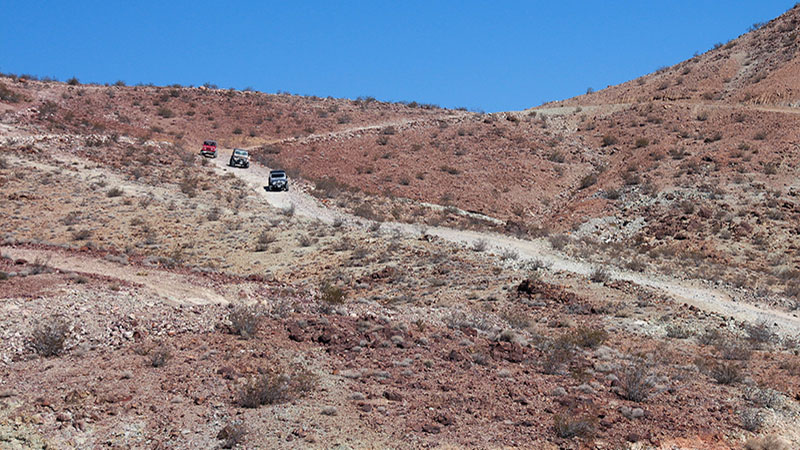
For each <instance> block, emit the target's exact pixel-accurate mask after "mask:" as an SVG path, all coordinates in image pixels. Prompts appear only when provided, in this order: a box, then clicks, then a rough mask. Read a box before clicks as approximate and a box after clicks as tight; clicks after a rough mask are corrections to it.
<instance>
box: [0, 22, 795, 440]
mask: <svg viewBox="0 0 800 450" xmlns="http://www.w3.org/2000/svg"><path fill="white" fill-rule="evenodd" d="M798 21H800V8H798V7H795V8H793V9H791V10H789V11H788V12H787V13H786V14H784V15H783V16H781V17H779V18H777V19H775V20H773V21H771V22H769V23H767V24H763V25H760V26H757V27H754V29H753V30H752V31H751V32H749V33H747V34H744V35H742V36H741V37H739V38H738V39H736V40H733V41H731V42H729V43H726V44H721V45H719V46H718V47H717V48H715V49H713V50H711V51H709V52H707V53H705V54H702V55H697V56H695V57H694V58H692V59H690V60H688V61H685V62H683V63H680V64H677V65H676V66H674V67H669V68H665V69H662V70H659V71H658V72H656V73H654V74H650V75H647V76H644V77H641V78H639V79H636V80H633V81H630V82H627V83H624V84H622V85H619V86H613V87H609V88H608V89H605V90H602V91H598V92H594V93H589V94H586V95H583V96H580V97H576V98H573V99H568V100H564V101H562V102H557V103H552V104H547V105H543V106H541V107H537V108H532V109H529V110H525V111H511V112H504V113H493V114H485V113H478V112H470V111H464V110H448V109H443V108H440V107H438V106H436V105H425V104H417V103H414V102H412V103H386V102H380V101H376V100H375V99H372V98H361V99H356V100H348V99H333V98H317V97H302V96H296V95H289V94H265V93H260V92H254V91H250V90H246V91H239V90H234V89H218V88H216V87H215V86H211V85H207V86H203V87H191V86H180V85H173V86H143V85H140V86H126V85H125V84H124V83H121V82H120V83H116V84H113V85H97V84H82V83H81V82H80V80H77V79H72V80H69V81H67V82H59V81H54V80H41V79H37V78H36V77H34V76H29V75H18V74H5V75H3V76H1V77H0V188H2V191H1V192H0V223H1V224H2V225H3V229H2V231H0V256H1V257H0V325H2V326H0V444H1V445H0V447H3V448H6V447H8V448H98V447H112V448H130V447H136V448H139V447H141V448H420V447H426V448H542V449H557V448H576V449H577V448H596V449H611V448H628V449H649V448H654V449H672V448H693V449H720V448H747V449H751V450H755V449H790V448H798V446H800V433H799V432H798V430H800V421H798V417H800V348H799V347H798V342H800V318H799V317H798V311H800V269H798V264H800V259H799V257H798V254H797V250H798V248H800V199H798V194H800V184H798V182H797V179H798V166H797V162H796V161H797V160H798V156H800V155H798V153H800V149H799V148H798V143H800V136H799V133H798V130H800V108H798V101H800V99H798V98H797V97H798V95H800V78H798V77H797V76H796V74H797V69H798V68H797V61H798V57H797V55H796V52H795V49H796V48H797V45H798V40H799V39H800V37H798V36H800V35H798V33H797V32H796V31H795V29H796V28H797V27H796V25H797V23H798ZM206 139H215V140H216V141H217V142H218V143H219V148H218V151H219V156H218V157H217V158H206V157H203V156H201V155H200V146H201V144H202V143H203V141H204V140H206ZM233 148H243V149H247V150H248V151H249V152H250V155H251V164H250V166H249V167H248V168H234V167H230V166H228V165H227V163H228V158H229V157H230V155H231V151H232V149H233ZM277 168H281V169H285V170H286V171H287V172H288V174H289V186H290V187H289V190H288V191H287V192H270V191H268V190H267V189H265V186H266V185H267V180H268V177H269V171H270V169H277Z"/></svg>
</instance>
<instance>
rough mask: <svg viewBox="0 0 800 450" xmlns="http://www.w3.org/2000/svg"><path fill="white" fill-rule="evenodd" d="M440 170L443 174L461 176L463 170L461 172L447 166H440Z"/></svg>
mask: <svg viewBox="0 0 800 450" xmlns="http://www.w3.org/2000/svg"><path fill="white" fill-rule="evenodd" d="M439 170H441V171H442V172H445V173H448V174H450V175H460V174H461V170H459V169H457V168H455V167H452V166H447V165H443V166H440V167H439Z"/></svg>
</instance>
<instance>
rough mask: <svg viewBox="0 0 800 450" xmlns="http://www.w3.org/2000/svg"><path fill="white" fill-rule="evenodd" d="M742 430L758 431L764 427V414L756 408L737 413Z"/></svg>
mask: <svg viewBox="0 0 800 450" xmlns="http://www.w3.org/2000/svg"><path fill="white" fill-rule="evenodd" d="M739 420H741V424H742V428H744V429H745V430H747V431H758V430H759V429H760V428H761V427H762V426H763V425H764V414H763V413H762V412H761V410H760V409H758V408H747V409H743V410H742V411H739Z"/></svg>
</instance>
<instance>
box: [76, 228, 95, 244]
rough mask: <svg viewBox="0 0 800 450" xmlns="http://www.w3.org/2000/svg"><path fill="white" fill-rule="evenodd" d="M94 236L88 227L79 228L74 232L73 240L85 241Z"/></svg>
mask: <svg viewBox="0 0 800 450" xmlns="http://www.w3.org/2000/svg"><path fill="white" fill-rule="evenodd" d="M91 236H92V232H91V231H90V230H87V229H85V228H84V229H82V230H77V231H75V232H74V233H72V240H74V241H85V240H87V239H89V238H90V237H91Z"/></svg>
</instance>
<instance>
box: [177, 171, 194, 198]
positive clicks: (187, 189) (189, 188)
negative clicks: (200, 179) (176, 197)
mask: <svg viewBox="0 0 800 450" xmlns="http://www.w3.org/2000/svg"><path fill="white" fill-rule="evenodd" d="M180 188H181V192H183V193H184V194H186V195H187V196H188V197H189V198H194V197H195V196H196V195H197V178H196V177H194V176H192V175H191V174H190V173H189V172H188V171H187V172H186V174H185V175H184V177H183V178H182V179H181V182H180Z"/></svg>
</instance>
